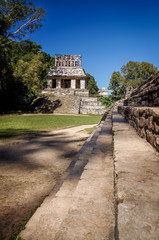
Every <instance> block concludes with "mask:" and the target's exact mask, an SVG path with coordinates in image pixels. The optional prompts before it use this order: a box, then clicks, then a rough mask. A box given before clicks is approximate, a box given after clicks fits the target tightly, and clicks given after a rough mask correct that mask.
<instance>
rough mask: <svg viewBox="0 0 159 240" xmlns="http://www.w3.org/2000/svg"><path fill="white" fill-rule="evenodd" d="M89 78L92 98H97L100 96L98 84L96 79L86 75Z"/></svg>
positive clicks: (88, 84)
mask: <svg viewBox="0 0 159 240" xmlns="http://www.w3.org/2000/svg"><path fill="white" fill-rule="evenodd" d="M86 76H87V89H88V90H89V93H90V95H91V96H95V95H97V94H98V86H97V82H96V81H95V79H94V77H93V76H92V75H90V74H89V73H86Z"/></svg>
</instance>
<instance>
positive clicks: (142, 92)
mask: <svg viewBox="0 0 159 240" xmlns="http://www.w3.org/2000/svg"><path fill="white" fill-rule="evenodd" d="M119 105H120V104H119ZM118 111H119V112H120V113H121V114H122V115H123V116H124V117H125V119H126V120H127V121H128V122H129V123H130V125H131V126H133V127H134V128H135V130H136V131H137V133H138V134H139V136H140V137H142V138H145V139H146V140H147V141H148V142H149V143H150V144H151V145H152V146H153V147H155V148H156V149H157V150H158V151H159V72H157V73H156V74H155V75H153V76H152V77H151V78H149V79H148V80H147V81H145V82H144V83H143V84H142V85H141V86H140V87H139V88H137V89H135V90H134V91H132V93H131V95H130V96H129V97H128V96H127V98H126V99H125V101H124V104H121V106H118Z"/></svg>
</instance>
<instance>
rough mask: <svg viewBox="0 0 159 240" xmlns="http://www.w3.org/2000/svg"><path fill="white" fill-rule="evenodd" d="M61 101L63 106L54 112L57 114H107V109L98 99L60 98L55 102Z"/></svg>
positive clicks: (67, 96)
mask: <svg viewBox="0 0 159 240" xmlns="http://www.w3.org/2000/svg"><path fill="white" fill-rule="evenodd" d="M56 99H59V100H60V101H61V106H60V107H58V108H56V109H55V110H54V113H55V114H72V113H74V114H99V115H102V114H104V113H105V111H106V108H105V106H103V105H102V103H101V102H99V101H98V99H97V98H96V97H74V96H69V95H66V96H58V97H54V100H56Z"/></svg>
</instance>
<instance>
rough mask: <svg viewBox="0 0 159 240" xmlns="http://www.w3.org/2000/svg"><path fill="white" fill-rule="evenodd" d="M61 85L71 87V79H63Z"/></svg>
mask: <svg viewBox="0 0 159 240" xmlns="http://www.w3.org/2000/svg"><path fill="white" fill-rule="evenodd" d="M61 87H62V88H71V79H62V80H61Z"/></svg>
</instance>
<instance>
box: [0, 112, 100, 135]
mask: <svg viewBox="0 0 159 240" xmlns="http://www.w3.org/2000/svg"><path fill="white" fill-rule="evenodd" d="M100 119H101V116H100V115H89V116H81V115H80V116H66V115H31V116H24V115H23V116H22V115H21V116H17V115H8V116H0V140H4V139H7V138H10V137H14V136H18V135H23V134H27V133H32V132H36V131H50V130H55V129H62V128H67V127H73V126H79V125H90V124H96V123H98V122H99V121H100Z"/></svg>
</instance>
